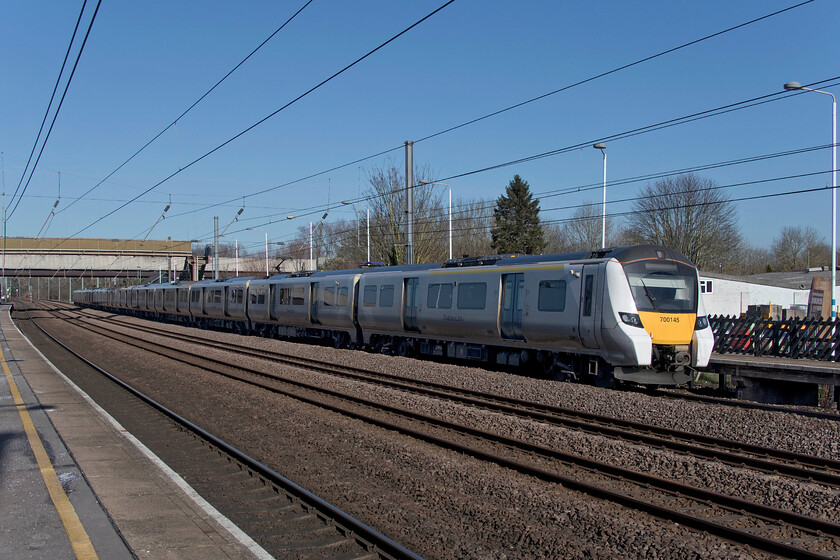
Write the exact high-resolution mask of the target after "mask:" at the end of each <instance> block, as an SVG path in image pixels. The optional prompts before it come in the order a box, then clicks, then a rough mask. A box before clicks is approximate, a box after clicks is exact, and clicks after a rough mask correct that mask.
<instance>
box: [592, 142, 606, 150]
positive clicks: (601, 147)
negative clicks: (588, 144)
mask: <svg viewBox="0 0 840 560" xmlns="http://www.w3.org/2000/svg"><path fill="white" fill-rule="evenodd" d="M592 147H593V148H595V149H596V150H606V149H607V145H606V144H604V143H603V142H598V143H597V144H595V145H593V146H592Z"/></svg>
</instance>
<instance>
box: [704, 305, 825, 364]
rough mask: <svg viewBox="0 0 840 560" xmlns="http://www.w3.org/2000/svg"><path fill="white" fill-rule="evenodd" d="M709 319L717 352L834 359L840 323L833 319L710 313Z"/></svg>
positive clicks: (823, 359)
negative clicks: (773, 318) (779, 318)
mask: <svg viewBox="0 0 840 560" xmlns="http://www.w3.org/2000/svg"><path fill="white" fill-rule="evenodd" d="M709 323H710V324H711V327H712V331H713V332H714V333H715V351H716V352H718V353H721V354H745V355H752V356H778V357H785V358H794V359H809V360H822V361H829V362H836V361H838V346H840V324H838V323H837V322H836V321H822V320H817V319H788V320H785V321H775V320H772V319H745V318H741V317H729V316H725V315H714V316H711V317H709Z"/></svg>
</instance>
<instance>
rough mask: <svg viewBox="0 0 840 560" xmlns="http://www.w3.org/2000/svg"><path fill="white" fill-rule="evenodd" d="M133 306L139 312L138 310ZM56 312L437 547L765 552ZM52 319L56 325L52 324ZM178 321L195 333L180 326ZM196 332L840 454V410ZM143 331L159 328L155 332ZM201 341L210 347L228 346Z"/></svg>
mask: <svg viewBox="0 0 840 560" xmlns="http://www.w3.org/2000/svg"><path fill="white" fill-rule="evenodd" d="M122 320H123V321H125V322H126V323H127V324H128V325H130V324H131V323H132V322H133V321H137V320H136V319H129V318H125V319H122ZM52 323H53V324H54V325H55V328H53V329H52V330H53V331H55V332H62V335H61V338H62V339H66V340H67V342H68V343H69V344H70V345H71V346H72V347H74V348H77V349H80V350H82V353H83V354H84V355H86V356H87V357H88V358H90V359H92V360H93V361H95V362H97V363H100V364H101V365H102V367H104V368H105V369H108V370H109V371H112V372H113V373H115V374H116V373H118V374H119V375H120V376H121V377H123V378H124V379H126V380H128V381H130V382H131V383H133V384H136V386H137V387H138V388H139V389H140V390H142V391H144V392H147V393H148V394H149V395H150V396H152V397H153V398H155V399H157V400H159V401H160V402H162V403H163V404H165V405H166V406H169V407H171V408H173V409H175V410H176V411H178V412H179V413H181V414H183V415H185V416H186V417H187V418H189V419H190V420H192V421H194V422H196V423H199V424H200V425H202V426H204V427H205V428H206V429H208V430H209V431H211V432H213V433H217V434H218V435H219V436H220V437H222V438H223V439H226V440H228V441H229V442H230V443H232V444H233V445H235V446H237V447H240V449H242V450H243V451H245V452H247V453H248V454H250V455H252V456H254V457H256V458H258V459H259V460H261V461H263V462H264V463H266V464H267V465H269V466H271V467H272V468H274V469H275V470H277V471H278V472H281V473H282V474H284V475H285V476H287V477H289V478H291V479H292V480H294V481H295V482H297V483H299V484H301V485H302V486H304V487H305V488H307V489H309V490H311V491H313V492H315V493H316V494H318V495H320V496H322V497H323V498H324V499H326V500H328V501H330V502H332V503H333V504H335V505H336V506H337V507H339V508H341V509H343V510H345V511H347V512H349V513H351V514H352V515H354V516H356V517H358V518H359V519H361V520H362V521H364V522H365V523H368V524H369V525H371V526H373V527H374V528H376V529H377V530H379V531H381V532H383V533H385V534H386V535H388V536H390V537H391V538H394V539H395V540H397V541H399V542H401V543H402V544H404V545H405V546H407V547H409V548H411V549H413V550H415V551H416V552H417V553H418V554H421V555H422V556H424V557H426V558H500V559H501V558H615V557H621V558H695V557H696V558H763V557H766V555H764V554H763V553H760V552H757V551H755V550H752V549H749V548H745V547H741V546H736V545H733V544H731V543H728V542H725V541H721V540H719V539H716V538H714V537H710V536H708V535H706V534H703V533H698V532H694V531H690V530H688V529H686V528H684V527H681V526H679V525H677V524H674V523H672V522H669V521H667V520H661V519H656V518H653V517H650V516H648V515H645V514H642V513H639V512H636V511H633V510H630V509H627V508H623V507H620V506H617V505H614V504H611V503H609V502H605V501H602V500H597V499H594V498H590V497H588V496H586V495H583V494H580V493H578V492H574V491H570V490H566V489H564V488H563V487H561V486H558V485H553V484H549V483H545V482H542V481H539V480H537V479H534V478H532V477H529V476H526V475H522V474H519V473H516V472H513V471H510V470H508V469H504V468H502V467H499V466H497V465H493V464H490V463H487V462H484V461H481V460H478V459H474V458H472V457H467V456H463V455H461V454H458V453H455V452H451V451H447V450H444V449H441V448H438V447H435V446H433V445H430V444H427V443H424V442H421V441H418V440H415V439H413V438H410V437H406V436H402V435H400V434H398V433H396V432H393V431H390V430H385V429H381V428H375V427H372V426H370V425H367V424H365V423H363V422H361V421H358V420H353V419H350V418H347V417H344V416H342V415H339V414H335V413H331V412H328V411H325V410H324V409H321V408H319V407H315V406H311V405H306V404H303V403H300V402H297V401H295V400H293V399H291V398H287V397H283V396H279V395H272V394H268V393H266V392H265V391H262V390H258V389H255V388H252V387H247V386H244V385H242V384H241V383H238V382H235V381H232V380H228V379H223V378H220V377H218V376H215V375H213V374H209V373H206V372H202V371H199V370H196V369H194V368H190V367H188V366H183V365H175V366H173V365H172V362H170V361H168V360H166V359H164V358H158V357H151V356H149V355H148V354H141V353H139V352H133V351H129V350H126V349H125V347H124V346H122V345H120V344H119V343H117V342H114V341H110V340H104V339H101V338H98V337H96V335H92V334H88V333H85V332H84V331H81V330H80V329H75V328H69V327H68V326H67V324H66V323H60V322H52ZM46 326H47V328H49V327H50V323H47V324H46ZM158 326H159V325H158ZM59 328H60V329H61V331H59V330H58V329H59ZM167 328H171V329H172V330H175V331H181V332H191V329H185V328H183V327H176V326H171V325H169V326H167ZM201 334H202V336H206V337H210V338H217V339H219V340H227V341H235V342H237V343H243V342H244V341H247V343H248V344H249V345H250V346H252V347H255V348H266V349H271V350H275V351H279V352H283V353H286V354H289V355H296V356H303V357H310V358H315V359H323V360H328V361H331V362H334V363H339V364H342V365H349V366H354V367H362V368H370V369H375V370H378V371H381V372H383V373H390V374H398V375H400V376H403V377H406V378H412V379H422V380H426V381H434V382H438V383H446V384H452V385H458V386H461V387H464V388H469V389H473V390H478V391H484V392H491V393H498V394H501V395H506V396H510V397H514V398H517V399H522V400H530V401H534V402H540V403H546V404H553V405H557V406H563V407H568V408H573V409H575V410H579V411H585V412H591V413H595V414H601V415H605V416H612V417H616V418H622V419H628V420H633V421H636V422H644V423H649V424H653V425H657V426H663V427H668V428H673V429H678V430H683V431H689V432H696V433H701V434H706V435H712V436H716V437H726V438H728V439H733V440H737V441H742V442H747V443H752V444H757V445H764V446H768V447H776V448H780V449H786V450H790V451H796V452H798V453H806V454H812V455H817V456H821V457H827V458H833V459H840V452H838V448H837V445H838V443H837V442H838V441H840V437H838V436H840V428H838V426H840V423H838V422H832V421H829V420H824V419H818V418H807V417H802V416H798V415H792V414H789V413H781V412H768V411H756V410H747V409H740V408H735V407H725V406H718V405H709V404H699V403H694V402H687V401H679V400H671V399H663V398H658V397H655V396H651V395H647V394H643V393H635V392H621V391H613V390H607V389H599V388H595V387H589V386H585V385H578V384H571V383H556V382H549V381H545V380H538V379H531V378H526V377H522V376H517V375H512V374H507V373H502V372H495V371H488V370H484V369H480V368H472V367H464V366H458V365H452V364H446V363H438V362H432V361H425V360H413V359H405V358H394V357H390V356H382V355H373V354H368V353H364V352H358V351H350V350H333V349H331V348H324V347H319V346H311V345H305V344H295V343H289V342H282V341H274V340H265V339H260V338H256V337H247V338H244V337H237V336H235V335H230V334H226V333H214V332H207V331H202V332H201ZM143 336H144V338H146V339H147V340H150V341H154V340H160V341H164V339H163V338H160V339H158V338H157V337H156V336H155V335H148V334H147V335H143ZM93 337H96V343H95V344H94V343H92V338H93ZM168 342H169V343H170V344H171V343H172V341H171V340H169V341H168ZM179 344H182V346H183V347H184V348H190V346H191V345H187V344H183V343H179ZM190 349H191V348H190ZM204 352H205V353H206V354H207V355H208V356H213V357H220V356H222V355H224V354H225V353H224V352H221V351H215V350H209V351H208V350H204ZM240 361H241V362H242V363H243V364H244V365H247V366H249V367H256V368H263V369H270V370H271V371H272V372H274V373H276V374H280V375H283V376H289V377H290V378H294V379H296V380H300V381H305V382H307V383H312V384H313V385H321V386H324V387H328V388H330V389H332V390H337V391H346V392H348V393H350V394H355V395H359V396H364V397H366V398H371V399H375V400H377V401H378V402H381V403H383V404H387V405H389V406H395V407H399V408H401V409H404V410H410V411H416V412H422V413H424V414H428V415H432V416H440V417H442V418H446V419H447V420H450V421H453V422H458V423H461V424H465V425H470V426H476V427H480V428H482V429H484V430H487V431H492V432H496V433H499V434H504V435H507V436H510V437H515V438H519V439H524V440H526V441H528V442H531V443H534V444H538V445H544V446H548V447H552V448H556V449H560V450H563V451H564V452H568V453H574V454H579V455H583V456H586V457H588V458H591V459H594V460H597V461H602V462H605V463H610V464H615V465H619V466H622V467H624V468H628V469H633V470H639V471H641V472H648V473H651V474H655V475H657V476H660V477H665V478H671V479H674V480H679V481H681V482H684V483H686V484H691V485H693V486H699V487H703V488H708V489H710V490H713V491H716V492H722V493H727V494H731V495H734V496H738V497H740V498H743V499H747V500H751V501H756V502H760V503H763V504H767V505H770V506H775V507H784V508H785V509H789V510H791V511H795V512H797V513H801V514H805V515H810V516H815V517H820V518H823V519H827V520H830V521H833V522H840V515H839V514H838V513H837V512H838V511H840V492H838V490H837V489H835V488H830V487H825V486H821V485H818V484H813V483H807V482H800V481H796V480H793V479H788V478H784V477H780V476H778V475H768V474H762V473H757V472H754V471H750V470H748V469H743V468H736V467H730V466H727V465H723V464H719V463H716V462H714V461H704V460H700V459H697V458H691V457H687V456H685V455H682V454H679V453H674V452H670V451H663V450H655V449H651V448H649V447H646V446H643V445H639V444H633V443H628V442H624V441H620V440H612V439H608V438H605V437H602V436H593V435H589V434H584V433H581V432H578V431H575V430H570V429H566V428H562V427H557V426H549V425H546V424H542V423H539V422H535V421H531V420H524V419H521V418H512V417H509V416H506V415H504V414H499V413H494V412H488V411H483V410H480V409H475V408H468V407H464V406H461V405H458V404H453V403H451V402H446V401H441V400H438V399H433V398H429V397H424V396H419V395H415V394H411V393H407V392H402V391H396V390H393V389H387V388H383V387H373V386H370V385H369V384H365V383H361V382H357V381H351V380H346V379H338V378H335V377H332V376H327V375H325V374H318V373H313V372H309V371H303V370H300V369H297V368H290V367H288V366H281V365H278V364H273V365H272V364H268V363H267V362H266V361H265V360H259V359H253V358H240Z"/></svg>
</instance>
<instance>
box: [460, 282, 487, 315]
mask: <svg viewBox="0 0 840 560" xmlns="http://www.w3.org/2000/svg"><path fill="white" fill-rule="evenodd" d="M486 300H487V284H486V283H484V282H464V283H461V284H459V285H458V309H484V304H485V301H486Z"/></svg>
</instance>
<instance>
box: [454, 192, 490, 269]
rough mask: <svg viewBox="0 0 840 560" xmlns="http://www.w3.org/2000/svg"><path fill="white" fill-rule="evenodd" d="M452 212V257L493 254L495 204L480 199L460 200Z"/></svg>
mask: <svg viewBox="0 0 840 560" xmlns="http://www.w3.org/2000/svg"><path fill="white" fill-rule="evenodd" d="M456 208H457V211H456V210H455V209H456ZM452 212H453V213H452V256H453V257H455V258H458V257H463V256H465V255H466V256H471V257H478V256H482V255H489V254H490V253H491V252H492V249H491V247H490V243H491V238H490V223H491V221H492V219H493V203H492V202H488V201H486V200H479V199H476V200H466V201H464V200H458V201H457V202H456V204H455V206H454V207H453V211H452Z"/></svg>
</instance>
